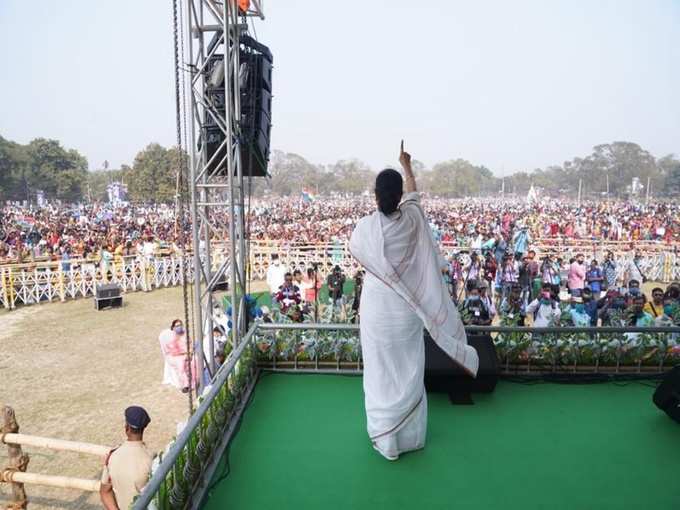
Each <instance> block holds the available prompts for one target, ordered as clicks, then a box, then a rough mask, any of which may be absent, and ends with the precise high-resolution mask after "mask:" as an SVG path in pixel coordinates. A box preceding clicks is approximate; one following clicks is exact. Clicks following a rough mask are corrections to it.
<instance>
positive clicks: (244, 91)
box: [200, 36, 273, 177]
mask: <svg viewBox="0 0 680 510" xmlns="http://www.w3.org/2000/svg"><path fill="white" fill-rule="evenodd" d="M239 61H240V69H239V83H240V89H241V98H240V99H241V118H240V122H239V128H240V134H241V137H240V139H239V147H240V155H241V168H242V169H243V175H244V176H253V177H264V176H266V175H267V166H268V164H269V140H270V136H271V123H272V121H271V118H272V64H273V57H272V54H271V52H270V51H269V48H267V47H266V46H264V45H262V44H260V43H258V42H257V41H255V40H254V39H252V38H250V37H248V36H242V37H241V51H240V53H239ZM220 67H221V68H222V69H223V67H224V55H220V54H215V55H213V56H212V57H211V58H210V60H209V61H208V64H207V65H206V74H207V76H209V77H211V79H209V80H208V85H207V87H206V96H207V98H208V100H209V101H210V103H212V105H213V107H214V108H215V109H216V110H217V111H218V112H219V113H220V114H221V115H224V114H225V111H226V106H225V82H224V72H223V71H222V72H221V73H220V72H219V68H220ZM212 77H216V78H217V80H219V79H221V81H219V82H216V81H217V80H213V79H212ZM224 140H225V134H224V132H223V131H222V129H221V128H220V127H219V126H218V124H217V122H215V119H214V118H213V117H212V116H211V115H210V114H209V113H208V114H207V115H206V118H205V120H204V124H203V126H202V131H201V141H200V143H201V144H202V143H205V144H206V151H207V156H208V161H212V162H211V164H210V165H209V166H208V171H209V172H210V173H211V174H214V173H217V174H218V175H219V174H224V173H225V170H226V159H225V157H226V154H227V151H226V148H225V147H222V148H220V146H221V145H222V143H223V142H224Z"/></svg>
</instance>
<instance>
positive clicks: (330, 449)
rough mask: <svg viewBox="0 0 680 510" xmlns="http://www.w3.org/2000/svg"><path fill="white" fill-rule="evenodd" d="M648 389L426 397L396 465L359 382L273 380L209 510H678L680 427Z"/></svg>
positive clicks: (250, 415)
mask: <svg viewBox="0 0 680 510" xmlns="http://www.w3.org/2000/svg"><path fill="white" fill-rule="evenodd" d="M653 391H654V390H653V388H651V387H649V386H645V385H643V384H641V383H625V384H613V383H607V384H591V385H557V384H548V383H539V384H532V385H527V384H519V383H511V382H501V383H499V385H498V387H497V389H496V391H495V393H493V394H489V395H475V402H476V403H475V405H474V406H452V405H451V404H450V403H449V400H448V397H447V396H446V395H429V423H428V437H427V445H426V447H425V449H424V450H422V451H419V452H414V453H410V454H406V455H404V456H402V458H400V459H399V460H398V461H396V462H389V461H387V460H385V459H383V458H382V457H381V456H380V455H379V454H378V453H377V452H375V451H374V450H373V449H372V448H371V446H370V444H369V441H368V438H367V436H366V430H365V418H364V409H363V393H362V388H361V378H360V377H350V376H329V375H284V374H274V375H272V374H269V375H264V376H263V377H262V378H261V380H260V382H259V383H258V385H257V387H256V388H255V392H254V397H253V400H252V402H251V404H250V406H249V407H248V409H247V410H246V412H245V416H244V419H243V422H242V424H241V427H240V430H239V431H238V433H237V435H236V438H235V439H234V441H233V443H232V445H231V447H230V452H229V453H228V455H229V462H228V464H227V462H226V456H225V458H223V460H222V464H221V465H220V467H219V468H218V471H217V475H216V477H215V479H214V480H213V482H212V489H211V490H210V493H209V496H208V498H207V500H206V502H205V504H204V506H203V508H205V509H208V510H217V509H222V508H236V509H239V510H245V509H263V508H276V509H329V510H330V509H350V508H351V509H367V510H369V509H370V510H374V509H383V508H385V509H390V510H396V509H414V508H415V509H419V510H426V509H431V508H434V509H480V510H481V509H504V510H510V509H518V510H519V509H522V510H531V509H551V510H554V509H595V508H596V509H614V508H616V509H623V508H625V509H628V508H655V509H677V508H680V483H678V473H680V425H678V424H677V423H674V422H673V421H671V420H670V419H669V418H668V417H667V416H666V415H665V414H663V413H662V412H660V411H659V410H658V409H656V408H655V407H654V405H653V404H652V400H651V396H652V393H653Z"/></svg>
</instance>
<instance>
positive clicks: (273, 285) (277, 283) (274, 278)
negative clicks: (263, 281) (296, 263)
mask: <svg viewBox="0 0 680 510" xmlns="http://www.w3.org/2000/svg"><path fill="white" fill-rule="evenodd" d="M287 272H288V268H286V267H285V266H283V265H282V264H281V261H280V260H279V255H278V254H277V253H273V254H272V262H271V264H269V267H268V268H267V285H268V286H269V292H271V294H272V296H274V295H276V293H277V292H278V291H279V287H281V286H282V285H283V283H284V281H285V279H286V273H287Z"/></svg>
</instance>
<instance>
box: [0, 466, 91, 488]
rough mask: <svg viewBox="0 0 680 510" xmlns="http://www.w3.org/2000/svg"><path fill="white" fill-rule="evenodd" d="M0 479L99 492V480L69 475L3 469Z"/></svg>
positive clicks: (16, 482)
mask: <svg viewBox="0 0 680 510" xmlns="http://www.w3.org/2000/svg"><path fill="white" fill-rule="evenodd" d="M0 481H2V482H7V483H11V484H25V483H30V484H35V485H47V486H49V487H59V488H60V489H77V490H81V491H88V492H99V487H100V485H101V482H100V481H99V480H88V479H86V478H72V477H70V476H54V475H42V474H39V473H22V472H20V471H11V470H5V471H3V472H2V473H0Z"/></svg>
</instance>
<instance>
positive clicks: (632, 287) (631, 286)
mask: <svg viewBox="0 0 680 510" xmlns="http://www.w3.org/2000/svg"><path fill="white" fill-rule="evenodd" d="M641 295H642V289H640V282H639V281H637V280H630V281H629V282H628V289H627V292H626V296H627V305H628V306H630V305H632V302H633V299H635V298H636V297H638V296H641ZM643 297H644V296H643Z"/></svg>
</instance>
